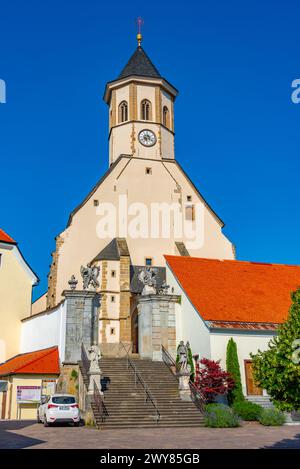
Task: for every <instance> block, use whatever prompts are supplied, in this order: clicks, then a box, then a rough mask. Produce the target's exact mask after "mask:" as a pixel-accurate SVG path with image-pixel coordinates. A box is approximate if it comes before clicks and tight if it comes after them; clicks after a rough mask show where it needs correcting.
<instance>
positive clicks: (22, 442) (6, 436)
mask: <svg viewBox="0 0 300 469" xmlns="http://www.w3.org/2000/svg"><path fill="white" fill-rule="evenodd" d="M35 423H36V422H35V420H20V421H16V420H1V421H0V449H22V448H29V447H31V446H35V445H38V444H40V443H44V442H45V440H38V439H36V438H30V437H28V436H23V435H19V434H17V433H13V431H14V430H22V429H23V428H26V427H30V426H31V425H33V424H35Z"/></svg>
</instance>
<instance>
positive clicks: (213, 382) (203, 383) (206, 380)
mask: <svg viewBox="0 0 300 469" xmlns="http://www.w3.org/2000/svg"><path fill="white" fill-rule="evenodd" d="M199 363H200V365H201V367H200V370H199V373H198V376H197V380H196V383H195V384H196V387H197V389H198V390H199V391H200V392H201V394H202V396H203V398H204V401H205V402H206V403H207V404H209V403H211V402H214V400H215V398H216V397H217V396H222V395H224V394H226V393H227V392H228V391H229V390H230V389H231V388H232V387H233V385H234V382H233V379H232V378H231V375H230V374H229V373H227V372H226V371H224V370H222V368H221V367H220V360H219V361H217V362H216V361H214V360H209V359H208V358H202V359H201V360H200V362H199Z"/></svg>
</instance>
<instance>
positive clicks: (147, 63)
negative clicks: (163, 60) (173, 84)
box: [118, 46, 161, 79]
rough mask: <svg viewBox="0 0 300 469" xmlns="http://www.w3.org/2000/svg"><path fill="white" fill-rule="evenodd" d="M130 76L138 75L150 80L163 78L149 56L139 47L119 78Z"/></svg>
mask: <svg viewBox="0 0 300 469" xmlns="http://www.w3.org/2000/svg"><path fill="white" fill-rule="evenodd" d="M130 75H137V76H143V77H149V78H161V75H160V73H159V71H158V70H157V68H156V67H155V65H153V63H152V62H151V60H150V59H149V57H148V55H147V54H146V52H145V51H144V49H143V48H142V47H141V46H138V47H137V49H136V50H135V52H134V53H133V55H132V56H131V57H130V59H129V61H128V62H127V64H126V65H125V67H124V68H123V70H122V72H121V73H120V75H119V76H118V79H120V78H126V77H129V76H130Z"/></svg>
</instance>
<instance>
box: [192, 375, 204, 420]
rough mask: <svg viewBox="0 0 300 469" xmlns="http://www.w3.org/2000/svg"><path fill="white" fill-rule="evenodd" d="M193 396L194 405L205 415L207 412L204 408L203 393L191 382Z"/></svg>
mask: <svg viewBox="0 0 300 469" xmlns="http://www.w3.org/2000/svg"><path fill="white" fill-rule="evenodd" d="M189 386H190V390H191V394H192V400H193V402H194V404H195V405H196V406H197V407H198V409H199V410H200V412H202V413H204V412H205V407H204V398H203V395H202V393H201V391H200V390H199V389H198V388H197V386H195V384H194V383H193V382H192V381H191V380H190V382H189Z"/></svg>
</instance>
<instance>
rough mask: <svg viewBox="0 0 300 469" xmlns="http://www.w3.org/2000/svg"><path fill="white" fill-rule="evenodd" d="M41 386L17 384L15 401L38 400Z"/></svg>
mask: <svg viewBox="0 0 300 469" xmlns="http://www.w3.org/2000/svg"><path fill="white" fill-rule="evenodd" d="M40 400H41V386H17V402H19V403H20V402H39V401H40Z"/></svg>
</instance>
